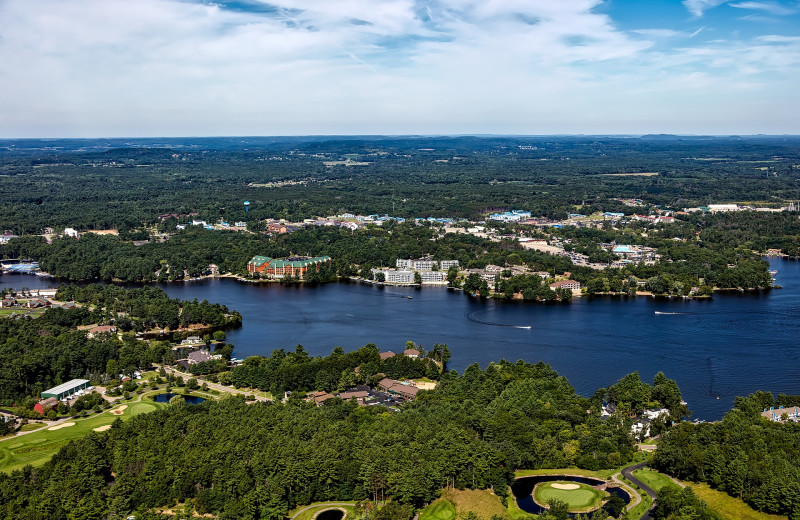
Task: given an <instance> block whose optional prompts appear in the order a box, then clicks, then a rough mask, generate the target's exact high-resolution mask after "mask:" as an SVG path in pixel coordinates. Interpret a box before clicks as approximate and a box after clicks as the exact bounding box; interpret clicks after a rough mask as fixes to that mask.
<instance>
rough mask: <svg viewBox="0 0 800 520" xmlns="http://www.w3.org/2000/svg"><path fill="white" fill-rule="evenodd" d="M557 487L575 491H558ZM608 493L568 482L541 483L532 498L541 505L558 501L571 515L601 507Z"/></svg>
mask: <svg viewBox="0 0 800 520" xmlns="http://www.w3.org/2000/svg"><path fill="white" fill-rule="evenodd" d="M559 486H564V487H574V488H575V489H559ZM606 496H608V493H606V492H604V491H600V490H598V489H594V488H593V487H591V486H587V485H586V484H579V483H577V482H569V481H552V482H542V483H541V484H538V485H537V486H536V487H535V488H534V490H533V498H534V499H535V500H536V502H537V503H539V504H541V505H545V504H547V503H548V502H549V501H551V500H560V501H561V502H564V503H566V504H567V506H569V510H570V511H571V512H573V513H580V512H583V511H591V510H593V509H597V508H598V507H600V505H602V503H603V499H604V498H605V497H606Z"/></svg>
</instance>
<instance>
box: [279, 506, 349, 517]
mask: <svg viewBox="0 0 800 520" xmlns="http://www.w3.org/2000/svg"><path fill="white" fill-rule="evenodd" d="M354 504H355V502H325V503H324V504H312V505H310V506H306V507H304V508H303V509H301V510H300V511H298V512H296V513H295V514H293V515H292V518H290V519H289V520H294V519H295V518H297V517H298V516H300V515H302V514H303V513H305V512H306V511H308V510H309V509H313V508H315V507H322V508H330V509H338V507H337V506H350V507H353V505H354ZM340 511H341V510H340ZM345 513H346V511H345Z"/></svg>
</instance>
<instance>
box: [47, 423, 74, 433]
mask: <svg viewBox="0 0 800 520" xmlns="http://www.w3.org/2000/svg"><path fill="white" fill-rule="evenodd" d="M70 426H75V423H74V422H65V423H61V424H59V425H58V426H51V427H49V428H48V430H50V431H51V432H53V431H56V430H60V429H61V428H68V427H70Z"/></svg>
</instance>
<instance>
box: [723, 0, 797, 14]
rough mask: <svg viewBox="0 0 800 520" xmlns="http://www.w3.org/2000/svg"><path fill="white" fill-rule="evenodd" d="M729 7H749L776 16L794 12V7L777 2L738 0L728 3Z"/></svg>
mask: <svg viewBox="0 0 800 520" xmlns="http://www.w3.org/2000/svg"><path fill="white" fill-rule="evenodd" d="M729 5H730V6H731V7H736V8H738V9H751V10H754V11H764V12H767V13H769V14H773V15H777V16H785V15H789V14H793V13H796V12H797V10H796V9H790V8H788V7H785V6H783V5H781V4H779V3H777V2H739V3H736V4H729Z"/></svg>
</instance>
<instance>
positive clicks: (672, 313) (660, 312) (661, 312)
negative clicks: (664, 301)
mask: <svg viewBox="0 0 800 520" xmlns="http://www.w3.org/2000/svg"><path fill="white" fill-rule="evenodd" d="M653 314H670V315H674V314H683V313H682V312H663V311H655V312H653Z"/></svg>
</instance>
